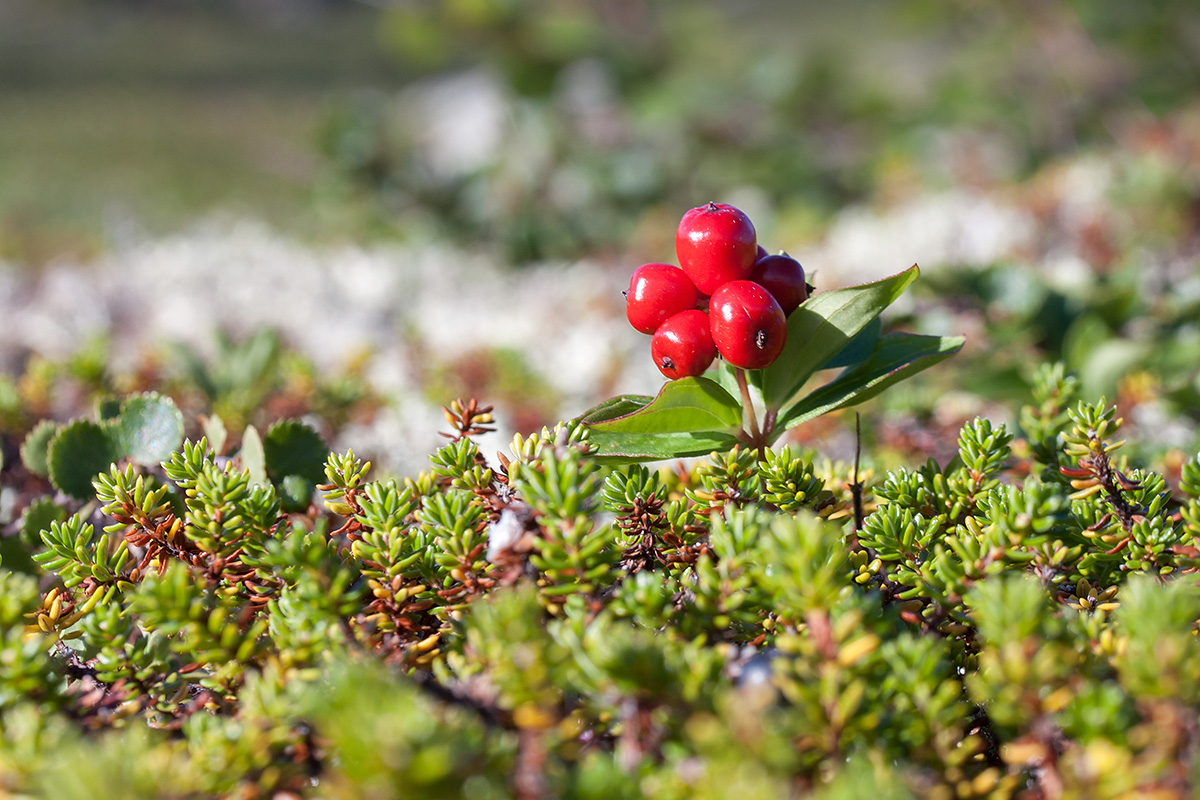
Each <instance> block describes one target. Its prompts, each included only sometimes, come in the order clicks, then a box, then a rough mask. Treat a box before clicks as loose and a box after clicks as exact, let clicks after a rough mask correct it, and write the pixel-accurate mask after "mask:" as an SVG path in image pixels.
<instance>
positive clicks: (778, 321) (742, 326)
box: [708, 281, 787, 369]
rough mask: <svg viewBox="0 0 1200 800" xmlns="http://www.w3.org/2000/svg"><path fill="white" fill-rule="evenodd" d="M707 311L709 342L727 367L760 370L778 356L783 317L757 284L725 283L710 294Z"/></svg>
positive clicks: (784, 325)
mask: <svg viewBox="0 0 1200 800" xmlns="http://www.w3.org/2000/svg"><path fill="white" fill-rule="evenodd" d="M708 311H709V324H710V326H711V327H712V338H713V342H714V343H715V344H716V346H717V350H719V351H720V352H721V355H722V356H723V357H724V358H725V360H726V361H728V362H729V363H730V364H733V365H734V366H735V367H741V368H743V369H762V368H763V367H766V366H769V365H770V364H771V363H773V362H774V361H775V359H776V358H778V357H779V353H780V351H781V350H783V345H784V343H785V342H786V341H787V318H786V317H785V316H784V313H783V309H782V308H780V307H779V303H778V302H777V301H776V300H775V298H774V297H772V296H771V293H770V292H768V291H767V290H766V289H764V288H763V287H761V286H759V285H758V284H757V283H754V282H753V281H730V282H729V283H726V284H725V285H723V286H722V287H721V288H719V289H717V290H716V291H715V292H713V296H712V299H711V300H709V303H708Z"/></svg>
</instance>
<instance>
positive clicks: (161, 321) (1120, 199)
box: [0, 0, 1200, 472]
mask: <svg viewBox="0 0 1200 800" xmlns="http://www.w3.org/2000/svg"><path fill="white" fill-rule="evenodd" d="M709 200H718V201H723V202H729V203H733V204H734V205H737V206H739V207H740V208H742V209H743V210H745V211H746V212H747V213H748V214H750V216H751V218H752V219H753V220H754V222H755V225H756V227H757V229H758V232H759V240H760V243H762V244H763V245H764V246H766V247H767V248H768V249H769V250H772V251H775V250H779V249H786V250H787V251H788V252H790V253H791V254H793V255H795V256H797V257H798V258H800V260H801V262H802V263H804V265H805V267H806V269H807V270H808V272H809V275H810V280H811V281H812V282H813V283H815V284H816V285H817V287H818V289H819V290H820V289H828V288H833V287H835V286H838V285H845V284H848V283H853V282H857V281H862V280H869V279H874V278H879V277H882V276H884V275H887V274H891V273H894V272H897V271H899V270H901V269H903V268H905V267H907V266H909V265H910V264H912V263H919V264H920V265H921V267H922V270H923V277H922V279H920V280H919V281H918V284H917V287H916V288H915V289H914V290H913V291H912V292H911V293H910V296H908V297H906V298H904V299H902V301H901V303H900V304H899V305H898V307H897V308H895V310H894V311H893V312H891V314H890V316H888V317H887V319H888V321H889V324H890V325H892V326H894V327H903V328H908V329H913V330H918V331H920V332H924V333H941V334H965V335H966V336H967V338H968V343H967V346H966V348H965V350H964V352H963V353H961V354H960V355H959V356H957V357H955V358H954V359H952V360H951V361H949V362H947V363H946V364H943V365H941V366H939V367H937V368H935V370H933V371H931V372H930V373H926V374H923V375H922V376H921V377H919V378H917V379H916V380H915V381H913V382H912V383H913V385H912V386H902V387H900V388H898V389H896V390H893V391H892V392H890V393H889V394H888V396H886V397H885V398H882V399H881V400H877V401H873V403H872V404H871V405H868V406H866V407H865V408H864V409H863V410H864V423H863V436H864V444H865V445H866V450H867V451H869V452H868V455H869V458H871V459H872V460H873V462H874V463H878V464H879V465H880V466H886V465H888V464H891V463H895V462H897V461H898V460H901V459H910V458H912V457H913V456H914V455H917V456H919V457H920V460H923V459H924V457H925V456H926V455H934V456H936V457H942V454H945V453H948V452H952V451H953V448H954V437H955V436H956V434H957V430H958V427H959V425H960V424H961V422H962V421H963V420H964V419H967V418H969V417H972V416H974V415H976V414H986V415H988V416H991V417H992V418H993V419H999V420H1006V421H1009V422H1013V421H1014V420H1015V417H1016V409H1018V408H1019V407H1020V404H1021V403H1026V402H1030V401H1031V397H1030V395H1029V385H1030V377H1031V374H1032V368H1033V367H1034V366H1035V365H1036V364H1037V363H1039V362H1042V361H1054V360H1063V361H1065V362H1066V364H1067V365H1068V367H1069V368H1070V369H1071V370H1072V371H1073V372H1075V373H1076V374H1077V375H1078V376H1079V377H1080V380H1081V383H1082V386H1083V393H1084V396H1086V397H1088V398H1089V399H1094V398H1097V397H1099V396H1100V395H1101V394H1104V395H1106V396H1107V397H1108V398H1109V399H1110V400H1113V399H1116V400H1117V401H1118V402H1119V403H1120V405H1121V411H1122V413H1123V414H1124V415H1125V416H1126V419H1127V421H1129V422H1131V423H1132V424H1133V425H1134V426H1135V431H1134V432H1131V433H1130V438H1131V439H1134V440H1139V441H1141V442H1142V448H1143V451H1144V455H1145V456H1146V457H1148V458H1153V459H1156V460H1158V461H1165V462H1171V461H1172V460H1173V459H1176V460H1177V459H1178V458H1179V454H1180V453H1182V452H1192V451H1194V450H1195V448H1196V446H1197V444H1198V442H1197V424H1198V423H1200V270H1197V260H1198V258H1200V4H1197V3H1195V2H1193V0H1125V2H1120V3H1114V2H1111V1H1110V0H1021V1H1018V2H1011V1H1009V0H942V1H941V2H937V1H936V0H890V1H889V2H868V1H867V0H846V1H845V2H838V3H831V2H825V3H821V2H803V1H802V0H726V1H725V2H718V1H717V0H688V1H686V2H685V1H684V0H658V2H651V0H444V1H443V2H433V1H432V0H428V1H427V0H360V1H359V2H351V1H350V0H203V1H201V0H74V1H71V0H0V432H2V437H0V445H2V446H3V447H4V448H5V450H6V451H8V453H9V455H15V451H16V448H17V447H18V446H19V444H20V442H21V440H22V438H23V436H24V434H25V432H26V431H27V430H29V428H30V427H31V426H32V425H33V424H34V422H36V419H37V418H38V417H39V416H51V417H55V418H60V419H65V418H67V417H69V416H71V415H75V414H79V413H82V412H84V411H86V410H88V409H90V408H91V404H92V403H93V402H94V401H95V399H96V398H98V397H102V396H104V395H106V394H112V393H123V392H129V391H137V390H144V389H155V390H159V391H164V392H168V393H170V394H172V396H174V397H175V398H176V399H177V400H178V401H179V402H180V403H181V404H182V405H184V407H185V410H187V411H188V412H189V420H191V419H193V418H195V415H201V414H203V415H213V414H216V415H219V416H220V418H221V419H222V420H224V422H225V424H226V426H227V427H228V428H229V430H230V431H233V432H235V433H236V432H238V431H240V430H241V428H242V427H244V426H245V425H246V424H250V423H253V424H255V425H259V426H265V425H266V424H269V422H270V421H271V420H272V419H275V418H278V417H282V416H297V415H309V419H310V420H311V421H313V423H314V424H315V425H317V426H318V427H319V428H320V429H321V431H322V433H323V434H324V435H325V436H326V439H327V441H329V443H330V444H331V445H332V446H334V447H345V446H354V447H355V449H356V451H365V452H366V453H367V454H368V455H370V456H371V457H373V458H375V459H376V460H377V461H378V462H380V463H382V464H384V465H385V466H386V467H388V468H390V469H395V470H398V471H402V472H404V471H411V470H412V469H415V468H417V467H419V466H420V464H421V462H422V461H423V459H424V457H425V456H426V455H427V453H428V452H429V451H430V450H431V449H432V448H433V447H435V446H436V445H437V443H438V441H439V440H438V438H437V437H436V435H435V432H436V431H437V430H438V429H439V428H442V429H445V428H446V425H445V423H444V422H443V421H442V420H441V413H440V411H439V410H438V409H439V407H440V406H441V405H443V404H446V403H448V402H449V401H450V400H452V399H454V398H455V397H457V396H464V397H465V396H470V395H474V396H476V397H478V398H479V399H480V400H481V401H483V402H488V403H495V404H496V406H497V413H498V415H499V418H500V423H501V427H502V433H501V436H503V437H504V438H500V437H496V438H493V440H492V445H493V446H494V447H495V448H496V449H501V448H502V447H503V446H504V441H505V439H506V438H507V436H506V434H510V433H511V432H512V431H517V430H519V431H525V432H528V431H530V430H533V429H535V428H536V427H538V426H541V425H543V424H547V423H553V422H554V421H555V420H557V419H560V418H564V417H570V416H574V415H576V414H579V413H580V412H582V411H583V410H584V409H586V408H587V407H589V406H590V405H591V404H593V403H595V402H598V401H599V400H601V399H603V398H604V397H607V396H609V395H611V394H613V393H617V392H639V393H653V392H654V391H656V389H657V387H658V386H659V385H660V383H661V378H660V376H659V375H658V373H657V371H656V370H655V369H654V367H653V365H652V364H651V362H650V358H649V348H648V339H647V338H646V337H642V336H641V335H640V334H638V333H636V332H634V331H633V330H632V329H631V328H629V327H628V325H627V324H626V323H625V321H624V318H623V304H622V300H621V295H620V291H621V290H622V289H623V288H625V286H626V284H627V281H628V276H629V273H630V272H631V271H632V270H633V268H634V267H636V266H637V265H638V264H640V263H643V262H645V261H651V260H665V261H672V260H674V254H673V252H672V241H673V234H674V230H675V226H676V224H677V223H678V220H679V217H680V216H681V215H682V213H683V212H684V211H686V210H687V209H688V208H690V207H692V206H695V205H699V204H701V203H703V202H707V201H709ZM852 429H853V417H852V416H851V417H850V418H849V424H847V420H845V419H841V420H839V419H833V420H821V421H818V422H816V423H814V424H812V425H810V426H808V427H807V428H802V429H800V430H799V431H797V433H796V436H797V438H798V439H799V440H800V441H801V442H802V443H805V444H810V445H813V446H815V447H817V448H818V449H821V450H822V451H823V452H827V453H829V454H831V455H833V456H835V457H848V455H849V454H852V453H853V446H854V442H853V434H852V433H851V431H852ZM234 439H236V436H234ZM485 449H486V448H485ZM14 460H15V459H12V458H10V459H7V461H8V462H9V463H10V464H11V463H13V461H14Z"/></svg>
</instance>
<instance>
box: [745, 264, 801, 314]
mask: <svg viewBox="0 0 1200 800" xmlns="http://www.w3.org/2000/svg"><path fill="white" fill-rule="evenodd" d="M750 280H752V281H754V282H755V283H757V284H758V285H760V286H762V287H763V288H764V289H766V290H767V291H768V292H770V293H771V296H772V297H774V298H775V299H776V300H777V301H778V302H779V307H780V308H782V309H783V313H784V316H787V315H789V314H791V313H792V312H793V311H795V310H796V307H797V306H799V305H800V304H801V303H803V302H804V301H805V299H806V298H807V297H808V284H807V283H805V282H804V267H802V266H800V262H799V261H797V260H796V259H794V258H792V257H791V256H789V255H787V254H786V253H780V254H779V255H777V256H767V257H766V258H760V259H759V260H758V261H757V262H756V263H755V265H754V272H752V273H751V274H750Z"/></svg>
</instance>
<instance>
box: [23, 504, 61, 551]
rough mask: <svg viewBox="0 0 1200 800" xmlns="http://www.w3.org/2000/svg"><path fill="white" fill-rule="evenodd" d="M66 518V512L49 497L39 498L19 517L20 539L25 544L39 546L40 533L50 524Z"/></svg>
mask: <svg viewBox="0 0 1200 800" xmlns="http://www.w3.org/2000/svg"><path fill="white" fill-rule="evenodd" d="M66 518H67V510H66V509H65V508H63V507H62V506H60V505H58V504H57V503H55V502H54V500H52V499H51V498H49V497H39V498H37V499H35V500H34V501H33V502H31V503H30V504H29V505H28V506H27V507H26V508H25V513H24V514H23V515H22V516H21V538H22V539H24V540H25V543H26V544H29V545H37V544H41V541H42V531H44V530H48V529H49V528H50V524H51V523H54V522H62V521H63V520H64V519H66Z"/></svg>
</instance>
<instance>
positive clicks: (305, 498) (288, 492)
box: [279, 475, 316, 512]
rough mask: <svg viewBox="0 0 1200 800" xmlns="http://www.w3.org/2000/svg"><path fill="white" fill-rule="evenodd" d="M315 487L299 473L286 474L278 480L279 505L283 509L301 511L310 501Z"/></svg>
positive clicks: (306, 507)
mask: <svg viewBox="0 0 1200 800" xmlns="http://www.w3.org/2000/svg"><path fill="white" fill-rule="evenodd" d="M315 489H316V487H315V486H314V485H313V483H312V481H310V480H308V479H307V478H305V477H303V476H301V475H287V476H285V477H284V479H283V480H282V481H280V482H279V500H280V506H281V507H282V508H283V510H284V511H295V512H302V511H305V510H307V509H308V506H309V504H310V503H312V496H313V491H314V490H315Z"/></svg>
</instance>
